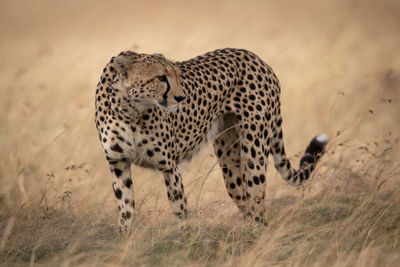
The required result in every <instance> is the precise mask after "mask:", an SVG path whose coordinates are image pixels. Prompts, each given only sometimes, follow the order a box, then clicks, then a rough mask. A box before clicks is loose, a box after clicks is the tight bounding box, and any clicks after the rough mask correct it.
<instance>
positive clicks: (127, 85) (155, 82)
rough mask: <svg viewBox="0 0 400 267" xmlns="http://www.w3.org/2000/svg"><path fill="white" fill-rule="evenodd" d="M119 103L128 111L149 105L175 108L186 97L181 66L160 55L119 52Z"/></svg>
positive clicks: (117, 64)
mask: <svg viewBox="0 0 400 267" xmlns="http://www.w3.org/2000/svg"><path fill="white" fill-rule="evenodd" d="M115 61H116V66H117V72H118V79H117V82H116V83H115V89H117V90H116V91H117V93H116V95H117V99H118V100H117V101H116V102H117V103H118V105H119V106H120V107H121V108H122V109H123V110H125V111H129V110H131V109H134V110H135V111H139V112H141V111H144V110H146V109H147V108H149V107H150V106H154V105H156V106H158V107H160V108H162V109H166V110H170V111H176V110H177V109H178V107H179V105H180V103H181V102H182V101H183V100H184V99H185V95H184V93H183V89H182V86H181V84H180V81H179V74H180V70H179V68H178V67H177V66H175V65H174V63H172V62H170V61H168V60H166V59H165V58H164V57H162V56H160V55H146V54H131V53H126V54H122V55H119V56H118V57H117V58H116V59H115Z"/></svg>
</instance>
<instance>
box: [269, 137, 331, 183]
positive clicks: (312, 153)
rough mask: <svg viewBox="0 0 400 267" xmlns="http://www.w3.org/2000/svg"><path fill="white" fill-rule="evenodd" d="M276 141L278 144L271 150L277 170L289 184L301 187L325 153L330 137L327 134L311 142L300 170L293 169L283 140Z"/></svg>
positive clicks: (275, 143) (302, 159) (301, 162)
mask: <svg viewBox="0 0 400 267" xmlns="http://www.w3.org/2000/svg"><path fill="white" fill-rule="evenodd" d="M280 136H281V133H280ZM275 140H276V142H274V143H273V146H272V148H271V152H272V154H273V157H274V165H275V168H276V169H277V170H278V171H279V173H280V174H281V176H282V178H283V179H284V180H286V181H287V182H288V183H289V184H291V185H294V186H299V185H301V184H302V183H303V182H304V181H305V180H307V179H308V178H309V177H310V175H311V172H312V171H313V170H314V168H315V165H316V164H317V162H318V160H319V159H320V157H321V156H322V154H323V153H324V152H325V151H324V150H325V146H326V144H327V143H328V136H327V135H326V134H321V135H318V136H316V137H314V138H313V139H312V140H311V142H310V144H309V145H308V147H307V148H306V151H305V152H304V155H303V157H302V158H301V160H300V168H299V169H298V170H296V169H294V168H292V167H291V165H290V161H289V160H288V159H287V158H286V154H285V148H284V145H283V141H282V138H275Z"/></svg>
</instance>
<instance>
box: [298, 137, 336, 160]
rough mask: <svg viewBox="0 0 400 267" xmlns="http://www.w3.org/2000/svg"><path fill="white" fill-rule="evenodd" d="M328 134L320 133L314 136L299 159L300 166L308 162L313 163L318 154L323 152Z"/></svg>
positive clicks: (318, 156)
mask: <svg viewBox="0 0 400 267" xmlns="http://www.w3.org/2000/svg"><path fill="white" fill-rule="evenodd" d="M328 140H329V139H328V135H326V134H321V135H318V136H316V137H314V138H313V139H312V140H311V142H310V144H309V145H308V147H307V149H306V151H305V153H304V156H303V157H302V159H301V161H300V167H304V166H306V165H308V164H311V163H315V162H316V161H317V160H318V159H319V158H320V156H321V155H322V154H323V153H324V150H325V147H326V144H327V143H328Z"/></svg>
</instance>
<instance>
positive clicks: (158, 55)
mask: <svg viewBox="0 0 400 267" xmlns="http://www.w3.org/2000/svg"><path fill="white" fill-rule="evenodd" d="M153 56H155V57H159V58H162V59H165V56H164V55H163V54H160V53H156V54H153Z"/></svg>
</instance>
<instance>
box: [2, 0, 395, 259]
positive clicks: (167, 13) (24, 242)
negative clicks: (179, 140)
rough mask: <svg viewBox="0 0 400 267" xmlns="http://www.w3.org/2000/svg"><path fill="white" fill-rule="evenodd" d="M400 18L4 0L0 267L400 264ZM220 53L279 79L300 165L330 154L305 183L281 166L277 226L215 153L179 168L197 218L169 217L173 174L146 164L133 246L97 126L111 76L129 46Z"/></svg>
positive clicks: (226, 4) (295, 5) (264, 6)
mask: <svg viewBox="0 0 400 267" xmlns="http://www.w3.org/2000/svg"><path fill="white" fill-rule="evenodd" d="M211 6H212V7H213V8H211ZM399 11H400V5H399V4H398V2H397V1H395V0H393V1H390V0H385V1H380V2H375V1H332V2H329V3H328V2H326V1H325V2H323V4H322V2H321V1H317V0H312V1H307V2H305V3H301V4H300V2H294V1H293V2H290V1H281V2H279V3H276V2H274V1H271V2H267V1H252V2H251V3H245V2H241V1H216V2H212V1H197V2H183V1H168V2H162V3H159V2H150V3H148V2H135V3H134V2H122V3H121V4H120V5H116V4H113V5H111V4H108V2H100V1H96V2H94V1H93V2H92V1H85V2H84V3H81V2H68V3H62V4H60V3H58V4H55V3H53V2H52V1H40V2H38V1H35V2H33V1H3V2H2V3H1V4H0V25H1V26H0V33H1V35H0V38H1V42H0V49H1V50H0V51H1V53H0V55H1V57H0V62H1V64H0V73H1V77H2V79H0V93H1V94H2V97H1V98H0V114H1V115H0V159H1V160H0V264H2V265H6V266H8V265H13V264H17V265H18V264H21V265H27V264H30V265H34V264H37V263H39V264H44V265H49V266H53V265H56V264H57V265H72V266H75V265H84V266H86V265H100V266H103V265H111V266H114V265H115V266H119V265H146V266H147V265H191V266H192V265H194V266H205V265H218V266H219V265H241V266H269V265H284V266H286V265H290V266H327V265H330V266H396V265H397V264H398V262H400V245H399V241H400V208H399V207H400V197H399V196H400V194H399V193H400V192H399V190H400V180H399V174H400V164H399V160H400V153H399V152H400V151H399V140H400V139H399V138H400V135H399V130H400V127H399V125H400V116H399V115H398V114H400V105H399V103H398V101H399V96H400V90H399V89H400V88H399V87H400V72H399V71H400V56H399V53H398V50H399V47H400V37H399V35H398V34H397V31H398V26H399V25H400V19H399V17H398V14H399ZM110 31H112V33H109V32H110ZM221 47H241V48H246V49H249V50H252V51H254V52H256V53H257V54H258V55H260V56H261V57H262V58H264V59H265V60H266V61H267V62H268V63H269V64H270V65H271V66H272V67H273V68H274V70H275V71H276V73H277V75H278V77H279V78H280V80H281V83H282V109H283V113H284V114H283V119H284V125H283V127H284V139H285V143H286V150H287V151H288V154H289V155H290V156H291V160H292V161H296V162H298V160H299V156H300V155H301V153H302V151H303V149H304V148H305V146H306V144H307V142H308V141H309V140H310V139H311V138H312V137H313V136H314V135H316V134H318V133H322V132H327V133H328V134H329V136H330V137H331V140H330V143H329V146H328V152H327V153H326V155H325V156H324V157H323V158H322V160H321V162H320V164H319V165H318V168H317V170H316V171H315V173H314V174H313V176H312V178H311V180H310V181H309V182H308V183H307V185H306V186H304V187H302V188H299V189H297V188H293V187H290V186H289V185H287V184H286V183H285V182H284V181H282V179H281V178H280V177H279V176H278V174H277V172H276V171H275V170H274V169H273V167H272V166H273V164H272V162H270V168H269V170H268V174H267V176H268V180H267V181H268V185H267V207H268V212H267V218H266V219H267V225H266V226H264V225H258V224H254V223H252V222H250V221H247V220H243V218H242V216H241V214H240V212H239V211H238V209H237V208H236V206H235V205H234V204H233V203H232V202H231V200H230V199H229V197H228V196H227V194H226V192H225V189H224V185H223V181H222V175H221V172H220V170H219V167H218V166H217V161H216V158H215V157H214V156H213V153H212V149H211V147H210V146H206V147H205V148H204V149H203V150H202V152H200V154H199V155H198V156H197V157H196V158H195V160H194V161H192V162H189V163H185V164H184V165H183V166H182V168H181V169H182V171H183V179H184V184H185V189H186V192H187V195H188V202H189V209H190V211H191V215H190V216H189V218H188V219H187V220H183V221H179V220H177V219H175V218H174V217H173V216H172V215H171V213H170V210H169V204H168V201H167V197H166V192H165V191H166V189H165V186H164V184H163V182H162V178H161V175H160V174H159V173H155V172H152V171H148V170H142V169H140V168H137V167H133V172H132V173H133V178H134V189H135V199H136V203H137V212H136V215H135V223H134V228H133V229H134V230H133V233H132V236H131V237H129V238H128V239H124V240H122V239H120V238H119V236H118V233H117V226H116V215H117V213H116V205H115V201H114V197H113V194H112V189H111V185H110V180H109V173H108V167H107V165H106V161H105V159H104V156H103V154H102V150H101V146H100V144H99V141H98V139H97V133H96V130H95V127H94V123H93V114H94V89H95V86H96V83H97V79H98V78H99V75H100V73H101V70H102V68H103V67H104V65H105V64H106V62H107V60H108V59H109V58H110V57H111V56H113V55H115V54H117V53H118V52H119V51H120V50H125V49H134V50H137V51H139V52H150V53H153V52H162V53H164V54H165V55H166V56H167V57H170V58H172V59H176V60H181V59H187V58H190V57H193V56H195V55H198V54H200V53H204V52H206V51H209V50H212V49H215V48H221Z"/></svg>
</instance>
